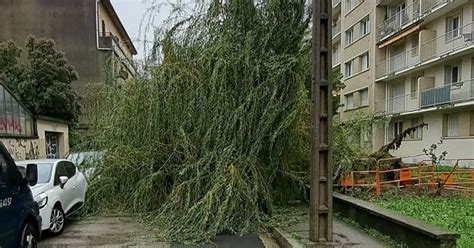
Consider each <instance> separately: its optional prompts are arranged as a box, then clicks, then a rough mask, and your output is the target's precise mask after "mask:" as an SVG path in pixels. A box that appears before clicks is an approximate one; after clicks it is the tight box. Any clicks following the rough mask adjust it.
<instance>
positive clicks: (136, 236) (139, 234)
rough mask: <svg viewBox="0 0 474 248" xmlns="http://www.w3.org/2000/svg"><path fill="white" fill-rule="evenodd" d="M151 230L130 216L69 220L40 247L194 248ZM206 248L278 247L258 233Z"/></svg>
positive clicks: (222, 240) (221, 240)
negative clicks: (169, 240)
mask: <svg viewBox="0 0 474 248" xmlns="http://www.w3.org/2000/svg"><path fill="white" fill-rule="evenodd" d="M154 237H155V235H154V234H153V233H152V231H151V230H150V229H147V228H144V227H143V226H141V225H140V224H138V223H137V222H136V221H134V220H133V219H132V218H130V217H116V216H115V217H114V216H109V217H99V218H89V219H85V220H80V221H73V222H70V223H68V225H67V226H66V228H65V230H64V232H63V233H62V234H61V235H59V236H56V237H44V239H43V240H42V241H41V242H40V244H39V246H40V247H61V248H63V247H156V248H192V247H196V246H186V245H180V244H174V243H173V244H169V243H166V242H161V241H159V240H157V239H156V238H154ZM201 247H202V248H211V247H212V248H215V247H219V248H237V247H248V248H265V247H266V248H277V247H278V246H277V245H276V243H274V241H273V240H272V239H271V238H268V237H266V236H261V237H258V236H256V235H245V236H242V237H237V236H219V237H216V239H215V240H213V244H208V245H204V246H201Z"/></svg>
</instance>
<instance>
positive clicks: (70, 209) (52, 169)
mask: <svg viewBox="0 0 474 248" xmlns="http://www.w3.org/2000/svg"><path fill="white" fill-rule="evenodd" d="M16 164H17V166H18V167H19V169H20V171H21V172H23V171H24V170H25V169H24V168H26V165H27V164H36V165H38V183H37V184H36V185H35V186H33V187H31V191H32V193H33V197H34V199H35V200H36V202H37V203H38V205H39V207H40V215H41V218H42V219H43V221H42V228H41V230H42V231H46V230H48V231H50V232H51V233H52V234H60V233H61V232H62V231H63V230H64V223H65V220H66V217H68V216H70V215H71V214H73V213H74V212H75V211H77V210H79V209H80V208H82V207H83V205H84V202H85V197H86V189H87V180H86V178H85V177H84V175H83V174H82V173H81V172H80V171H79V170H78V169H77V167H76V166H75V165H74V163H72V162H71V161H69V160H65V159H44V160H26V161H19V162H16Z"/></svg>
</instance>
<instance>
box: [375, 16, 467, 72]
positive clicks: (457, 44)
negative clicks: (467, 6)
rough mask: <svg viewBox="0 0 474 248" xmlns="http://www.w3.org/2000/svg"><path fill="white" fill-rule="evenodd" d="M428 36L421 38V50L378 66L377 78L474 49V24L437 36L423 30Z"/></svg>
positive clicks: (418, 48) (433, 32)
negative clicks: (424, 38)
mask: <svg viewBox="0 0 474 248" xmlns="http://www.w3.org/2000/svg"><path fill="white" fill-rule="evenodd" d="M421 32H424V34H426V35H423V36H422V35H420V37H434V38H431V39H429V38H426V41H424V40H423V39H421V48H420V47H415V48H412V49H410V50H407V51H405V52H403V53H400V54H397V55H395V56H393V57H390V58H389V59H387V60H385V61H382V62H380V63H378V64H377V65H376V68H375V70H376V78H377V79H381V78H385V77H390V76H393V75H396V74H399V73H402V72H403V71H406V70H409V69H410V68H415V66H418V65H422V64H428V63H431V62H433V61H436V60H438V59H440V58H444V57H446V56H449V55H453V54H456V53H458V52H462V51H464V50H466V49H469V48H472V47H474V46H473V45H474V24H473V23H469V24H467V25H464V26H462V27H460V28H458V29H455V30H452V31H450V32H447V33H444V34H441V35H438V36H436V35H435V31H431V30H423V31H421Z"/></svg>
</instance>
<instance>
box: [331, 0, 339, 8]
mask: <svg viewBox="0 0 474 248" xmlns="http://www.w3.org/2000/svg"><path fill="white" fill-rule="evenodd" d="M340 3H341V0H332V7H333V8H335V7H336V6H337V5H338V4H340Z"/></svg>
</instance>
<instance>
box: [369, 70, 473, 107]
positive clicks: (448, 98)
mask: <svg viewBox="0 0 474 248" xmlns="http://www.w3.org/2000/svg"><path fill="white" fill-rule="evenodd" d="M469 101H474V79H468V80H465V81H461V82H456V83H451V84H446V85H443V86H439V87H434V88H430V89H425V90H422V91H421V92H420V93H413V94H406V95H400V96H395V97H391V98H388V99H384V100H380V101H376V102H375V111H376V112H379V113H386V114H388V115H393V114H401V113H405V112H411V111H417V110H422V109H425V108H430V107H437V106H440V105H445V104H458V103H463V102H469Z"/></svg>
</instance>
